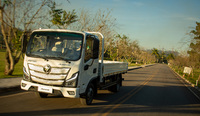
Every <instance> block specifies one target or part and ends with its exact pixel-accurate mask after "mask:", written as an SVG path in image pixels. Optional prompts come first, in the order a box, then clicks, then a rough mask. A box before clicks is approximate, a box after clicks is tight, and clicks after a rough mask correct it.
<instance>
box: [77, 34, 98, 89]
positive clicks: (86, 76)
mask: <svg viewBox="0 0 200 116" xmlns="http://www.w3.org/2000/svg"><path fill="white" fill-rule="evenodd" d="M84 49H85V50H84V52H85V53H83V54H84V61H83V65H82V68H81V72H82V74H81V76H80V78H81V81H80V85H81V86H80V93H84V92H85V90H86V88H87V85H88V84H89V82H90V81H91V80H92V79H94V78H97V76H98V65H99V40H98V39H97V38H96V37H95V36H93V35H88V36H87V37H86V44H85V46H84Z"/></svg>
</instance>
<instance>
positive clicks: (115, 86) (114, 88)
mask: <svg viewBox="0 0 200 116" xmlns="http://www.w3.org/2000/svg"><path fill="white" fill-rule="evenodd" d="M108 90H109V91H111V92H118V91H119V90H120V83H119V82H118V83H117V84H116V85H113V86H111V87H109V88H108Z"/></svg>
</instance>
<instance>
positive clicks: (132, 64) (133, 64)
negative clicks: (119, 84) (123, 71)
mask: <svg viewBox="0 0 200 116" xmlns="http://www.w3.org/2000/svg"><path fill="white" fill-rule="evenodd" d="M141 65H143V64H135V63H131V64H129V65H128V66H129V67H131V66H141Z"/></svg>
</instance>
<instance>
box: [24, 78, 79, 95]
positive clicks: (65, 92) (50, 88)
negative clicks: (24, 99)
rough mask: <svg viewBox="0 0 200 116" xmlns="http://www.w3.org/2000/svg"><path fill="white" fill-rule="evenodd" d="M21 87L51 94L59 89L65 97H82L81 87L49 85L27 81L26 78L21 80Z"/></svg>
mask: <svg viewBox="0 0 200 116" xmlns="http://www.w3.org/2000/svg"><path fill="white" fill-rule="evenodd" d="M39 88H40V89H39ZM41 88H42V89H43V90H42V89H41ZM21 89H23V90H27V91H28V90H34V91H38V92H46V93H49V94H54V93H55V92H58V91H59V92H60V93H62V95H63V96H64V97H69V98H79V97H80V95H79V88H67V87H56V86H48V85H42V84H37V83H32V82H29V81H25V80H22V81H21Z"/></svg>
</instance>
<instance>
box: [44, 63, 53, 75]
mask: <svg viewBox="0 0 200 116" xmlns="http://www.w3.org/2000/svg"><path fill="white" fill-rule="evenodd" d="M43 70H44V72H45V73H47V74H49V73H50V71H51V66H50V65H49V64H47V65H45V66H44V67H43Z"/></svg>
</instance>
